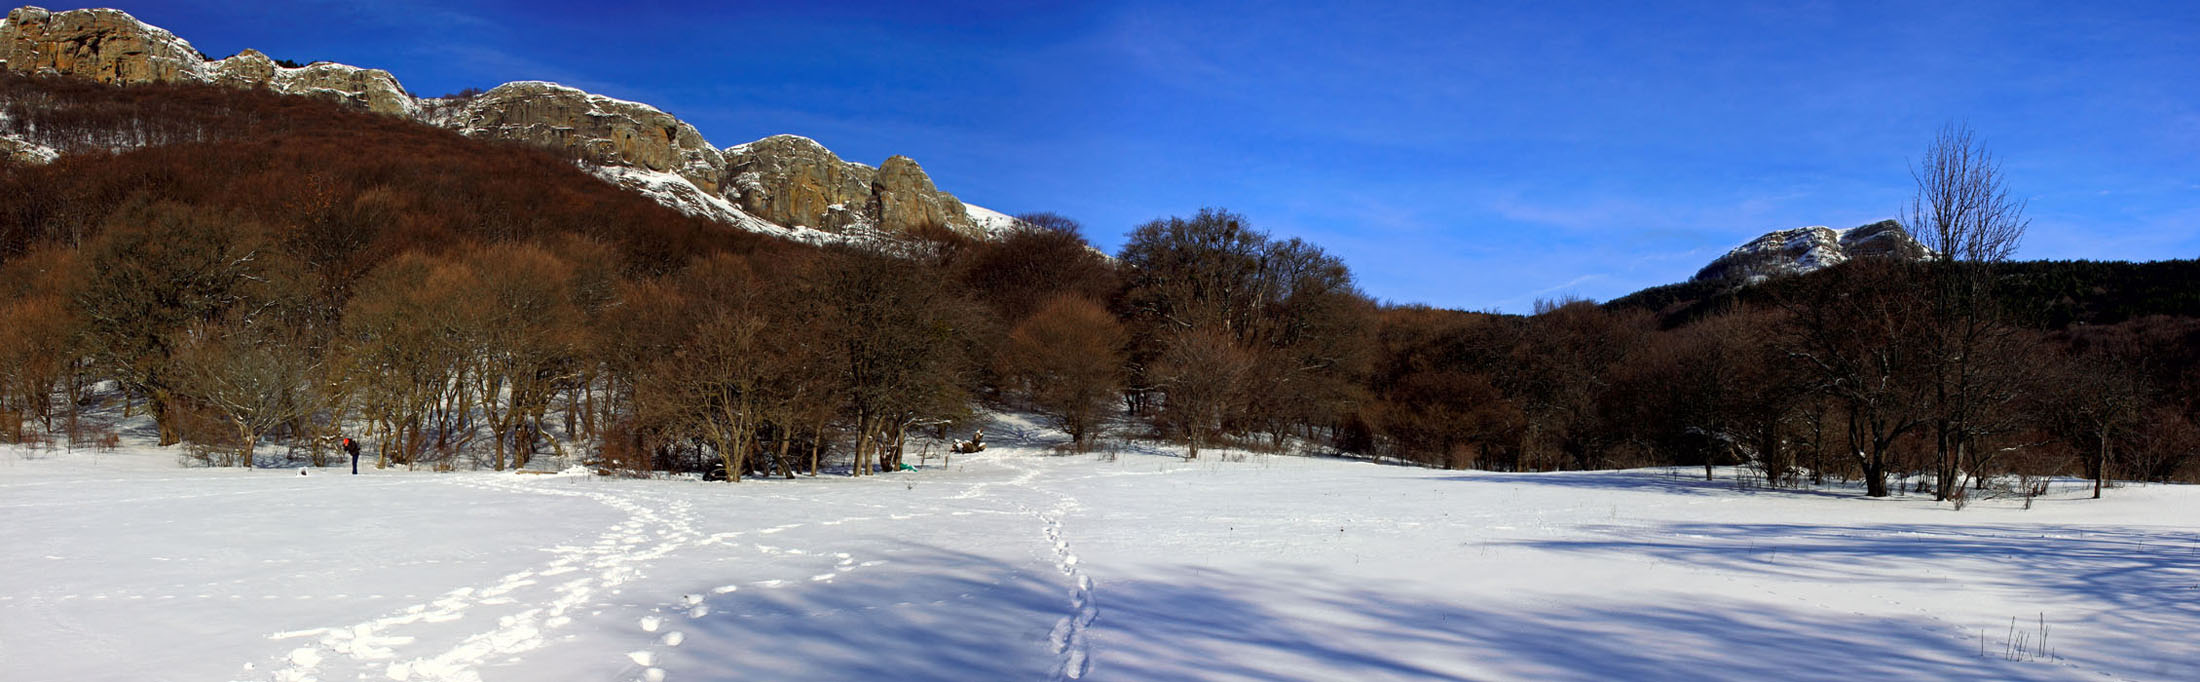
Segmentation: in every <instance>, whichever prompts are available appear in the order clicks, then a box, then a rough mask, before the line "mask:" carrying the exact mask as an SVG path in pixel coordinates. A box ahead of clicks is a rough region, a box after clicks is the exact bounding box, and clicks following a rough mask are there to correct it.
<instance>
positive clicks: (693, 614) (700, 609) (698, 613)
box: [688, 604, 710, 618]
mask: <svg viewBox="0 0 2200 682" xmlns="http://www.w3.org/2000/svg"><path fill="white" fill-rule="evenodd" d="M708 615H710V605H708V604H705V605H702V606H697V607H695V608H692V609H688V617H689V618H701V617H704V616H708Z"/></svg>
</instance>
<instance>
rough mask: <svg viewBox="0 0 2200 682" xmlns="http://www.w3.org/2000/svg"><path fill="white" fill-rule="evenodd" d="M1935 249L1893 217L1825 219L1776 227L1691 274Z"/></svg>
mask: <svg viewBox="0 0 2200 682" xmlns="http://www.w3.org/2000/svg"><path fill="white" fill-rule="evenodd" d="M1930 255H1931V252H1930V251H1928V250H1927V249H1926V248H1925V247H1924V246H1921V245H1919V244H1918V243H1917V240H1916V239H1913V238H1911V237H1910V233H1909V232H1908V231H1906V230H1904V229H1902V224H1901V223H1897V222H1895V221H1892V220H1883V221H1880V222H1876V223H1872V224H1870V225H1864V226H1860V227H1852V228H1849V229H1846V230H1836V229H1833V228H1830V227H1826V226H1824V225H1813V226H1811V227H1798V228H1793V229H1787V230H1775V231H1772V232H1767V233H1765V235H1764V236H1761V237H1758V238H1756V239H1752V240H1750V241H1749V243H1747V244H1743V245H1741V246H1737V247H1734V250H1732V251H1728V252H1726V255H1724V256H1720V257H1719V259H1718V260H1714V261H1712V262H1711V264H1710V265H1706V266H1704V268H1703V269H1702V270H1698V271H1697V272H1696V276H1695V277H1694V278H1692V279H1694V280H1698V281H1702V280H1717V279H1742V280H1749V281H1757V280H1762V279H1765V278H1768V277H1780V276H1786V275H1800V274H1803V273H1808V272H1815V271H1818V270H1823V269H1825V268H1830V267H1833V266H1835V265H1840V264H1842V263H1845V262H1848V261H1849V260H1850V259H1852V258H1857V257H1888V258H1904V259H1910V260H1922V259H1924V258H1926V257H1928V256H1930Z"/></svg>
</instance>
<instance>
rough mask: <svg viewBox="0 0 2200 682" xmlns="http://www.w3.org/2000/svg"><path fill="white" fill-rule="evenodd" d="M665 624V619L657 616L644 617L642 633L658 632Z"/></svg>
mask: <svg viewBox="0 0 2200 682" xmlns="http://www.w3.org/2000/svg"><path fill="white" fill-rule="evenodd" d="M664 624H665V619H663V618H659V617H656V616H643V617H642V632H656V631H657V628H659V627H662V626H663V625H664Z"/></svg>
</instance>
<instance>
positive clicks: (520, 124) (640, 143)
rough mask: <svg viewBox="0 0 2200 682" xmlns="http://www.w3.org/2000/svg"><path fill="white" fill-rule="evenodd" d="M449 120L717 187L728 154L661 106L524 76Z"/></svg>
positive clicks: (469, 131) (475, 131) (481, 132)
mask: <svg viewBox="0 0 2200 682" xmlns="http://www.w3.org/2000/svg"><path fill="white" fill-rule="evenodd" d="M451 116H452V118H451V119H450V120H449V121H446V122H442V123H443V124H444V125H446V126H448V127H452V128H456V129H458V131H459V132H461V133H463V134H466V135H469V136H473V137H489V138H496V139H500V140H518V141H522V142H531V143H534V144H540V145H544V146H550V147H563V148H568V149H575V150H578V151H580V152H581V153H582V154H583V155H584V157H585V158H587V159H588V160H589V161H591V162H593V163H599V164H612V165H631V166H635V167H639V168H645V169H648V170H653V171H664V172H669V173H675V174H678V175H679V176H681V177H684V178H687V179H688V181H689V182H693V183H695V186H697V187H700V188H702V189H703V190H704V191H706V192H712V193H716V192H717V191H718V186H719V181H720V179H721V178H722V177H723V176H724V174H725V159H724V157H723V155H722V154H720V153H719V151H718V150H717V149H715V148H712V147H711V146H710V142H709V141H707V140H704V139H703V134H702V133H700V132H697V131H696V130H695V126H692V125H688V124H687V123H686V122H684V121H681V120H680V119H677V118H673V116H672V115H671V114H667V113H665V112H663V111H660V110H658V109H657V108H656V107H652V106H649V105H647V104H641V103H638V102H628V101H625V100H619V99H612V98H610V97H605V96H603V95H594V94H589V93H587V92H583V91H581V90H578V89H574V88H569V87H566V86H563V85H558V84H556V83H545V82H541V81H519V82H514V83H506V84H503V85H500V86H497V87H496V88H495V89H493V90H490V91H488V92H485V93H482V94H481V95H478V96H476V97H473V98H472V99H470V100H468V101H466V102H465V103H463V104H462V105H461V106H460V108H459V109H458V110H457V111H456V112H455V113H453V114H451Z"/></svg>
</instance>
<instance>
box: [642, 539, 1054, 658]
mask: <svg viewBox="0 0 2200 682" xmlns="http://www.w3.org/2000/svg"><path fill="white" fill-rule="evenodd" d="M886 556H889V557H890V560H889V562H888V563H885V564H882V565H879V566H875V567H864V568H856V569H854V570H851V571H848V572H845V573H842V574H839V575H837V576H835V577H834V578H833V579H832V580H831V581H829V582H818V581H811V580H808V579H807V576H792V577H787V578H785V582H784V583H780V584H778V585H776V586H774V585H757V584H753V583H749V582H738V581H737V582H738V584H739V588H740V589H739V590H738V591H735V592H732V593H728V594H720V595H713V596H710V597H708V599H707V600H705V602H704V603H705V604H706V605H708V606H709V607H710V613H709V614H707V615H705V616H702V617H699V618H695V619H687V618H681V617H679V616H678V615H676V614H675V615H673V616H671V617H670V618H669V619H668V620H669V621H670V622H668V623H667V624H666V626H665V628H666V629H667V630H681V631H683V632H684V634H685V636H686V640H685V642H684V643H683V645H682V646H680V647H678V648H674V649H662V648H661V649H660V650H661V652H662V653H661V654H660V655H661V656H662V659H661V660H660V661H659V663H658V665H660V666H661V667H664V668H665V669H666V670H667V671H669V672H670V673H672V674H673V675H675V676H677V677H679V678H682V679H703V680H720V679H740V680H910V681H922V680H941V681H950V680H953V681H962V680H1031V679H1044V678H1046V677H1047V675H1048V674H1049V672H1050V671H1051V670H1052V669H1053V668H1054V666H1056V665H1057V663H1058V662H1059V660H1060V656H1058V655H1056V654H1054V653H1053V652H1052V651H1051V648H1050V647H1049V645H1048V643H1047V636H1048V633H1049V632H1050V631H1051V630H1052V629H1053V627H1054V625H1055V622H1056V621H1057V620H1059V619H1060V618H1061V617H1062V616H1064V615H1067V614H1068V613H1069V609H1070V592H1069V589H1068V583H1067V581H1066V579H1065V578H1063V576H1062V575H1061V574H1060V573H1059V572H1058V571H1055V570H1054V569H1053V567H1052V566H1050V565H1046V564H1041V563H1033V564H1030V565H1028V566H1025V567H1018V566H1015V565H1011V564H1008V563H1004V562H1002V561H999V560H998V559H996V558H992V557H986V556H980V555H976V554H969V553H964V552H958V551H954V550H948V549H943V548H939V547H934V546H930V545H923V544H915V543H902V544H900V545H899V546H897V547H896V548H895V549H894V550H892V551H890V552H888V553H887V554H886ZM711 587H712V586H711V585H708V584H698V585H696V586H695V588H694V590H693V593H694V594H701V595H709V594H711V591H710V590H711Z"/></svg>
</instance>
